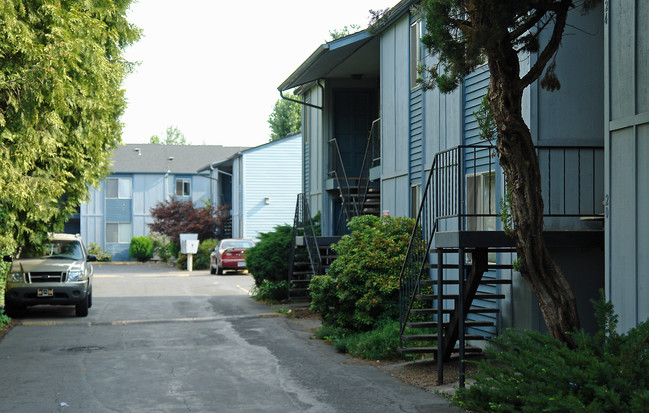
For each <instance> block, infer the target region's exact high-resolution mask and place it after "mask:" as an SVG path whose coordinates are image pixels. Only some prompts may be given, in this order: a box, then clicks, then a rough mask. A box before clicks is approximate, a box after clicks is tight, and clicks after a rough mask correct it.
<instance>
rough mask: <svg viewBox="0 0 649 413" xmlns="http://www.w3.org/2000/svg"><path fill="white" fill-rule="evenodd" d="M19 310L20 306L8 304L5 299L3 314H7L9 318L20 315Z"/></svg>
mask: <svg viewBox="0 0 649 413" xmlns="http://www.w3.org/2000/svg"><path fill="white" fill-rule="evenodd" d="M21 310H22V308H21V307H19V306H17V305H15V304H9V303H8V302H6V301H5V314H6V315H7V316H9V318H18V317H20V312H21Z"/></svg>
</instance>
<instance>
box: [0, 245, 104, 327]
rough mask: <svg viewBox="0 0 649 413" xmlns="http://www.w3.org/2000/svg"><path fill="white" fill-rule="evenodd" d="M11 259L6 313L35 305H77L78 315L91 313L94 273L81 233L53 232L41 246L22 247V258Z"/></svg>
mask: <svg viewBox="0 0 649 413" xmlns="http://www.w3.org/2000/svg"><path fill="white" fill-rule="evenodd" d="M4 260H5V261H10V262H11V263H12V264H11V269H10V270H9V274H8V275H7V285H6V287H5V313H6V314H7V315H8V316H10V317H16V316H17V315H19V312H20V310H21V309H23V308H24V307H27V306H32V305H40V304H47V305H74V306H75V314H76V316H77V317H85V316H87V315H88V308H90V307H91V306H92V275H93V268H92V264H90V262H92V261H97V258H96V257H95V256H94V255H89V254H88V251H87V250H86V247H85V246H84V245H83V242H82V241H81V237H80V236H78V235H71V234H52V235H50V237H49V240H48V241H47V242H46V243H45V244H44V245H42V246H41V247H40V248H39V249H38V250H33V251H32V250H26V251H25V250H23V251H21V256H20V259H17V260H12V258H11V257H9V256H5V257H4Z"/></svg>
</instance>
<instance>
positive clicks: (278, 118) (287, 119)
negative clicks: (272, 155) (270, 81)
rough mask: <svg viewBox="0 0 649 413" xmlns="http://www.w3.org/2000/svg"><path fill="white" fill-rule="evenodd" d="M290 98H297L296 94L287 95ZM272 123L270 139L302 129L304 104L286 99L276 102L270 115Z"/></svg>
mask: <svg viewBox="0 0 649 413" xmlns="http://www.w3.org/2000/svg"><path fill="white" fill-rule="evenodd" d="M287 97H288V98H290V99H294V100H297V97H296V96H293V95H291V94H288V95H287ZM268 124H269V125H270V140H271V142H272V141H275V140H277V139H282V138H285V137H287V136H288V135H292V134H294V133H298V132H300V131H301V130H302V105H300V104H299V103H297V102H292V101H290V100H286V99H279V100H278V101H277V102H275V106H274V107H273V112H272V113H271V114H270V116H269V117H268Z"/></svg>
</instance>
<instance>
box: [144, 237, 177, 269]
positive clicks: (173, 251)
mask: <svg viewBox="0 0 649 413" xmlns="http://www.w3.org/2000/svg"><path fill="white" fill-rule="evenodd" d="M149 238H151V241H153V255H154V256H155V257H158V259H160V261H162V262H164V263H168V262H169V261H171V259H172V258H176V257H177V256H178V251H177V250H178V249H177V247H176V245H175V244H174V243H173V242H171V239H169V237H168V236H167V235H165V234H161V233H159V232H151V233H149Z"/></svg>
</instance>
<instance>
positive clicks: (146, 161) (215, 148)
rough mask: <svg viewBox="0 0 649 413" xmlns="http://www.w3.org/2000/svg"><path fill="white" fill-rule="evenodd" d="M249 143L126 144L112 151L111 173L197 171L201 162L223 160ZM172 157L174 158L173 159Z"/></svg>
mask: <svg viewBox="0 0 649 413" xmlns="http://www.w3.org/2000/svg"><path fill="white" fill-rule="evenodd" d="M245 149H248V147H246V146H222V145H161V144H126V145H123V146H120V147H118V148H117V149H115V151H114V152H113V157H112V165H111V167H110V169H111V171H112V173H132V172H135V173H166V172H171V173H185V174H195V173H196V169H197V168H198V167H199V166H200V165H205V164H209V163H212V162H214V161H215V160H224V159H227V158H229V157H230V156H232V155H234V154H236V153H238V152H240V151H242V150H245ZM170 158H173V159H170Z"/></svg>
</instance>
